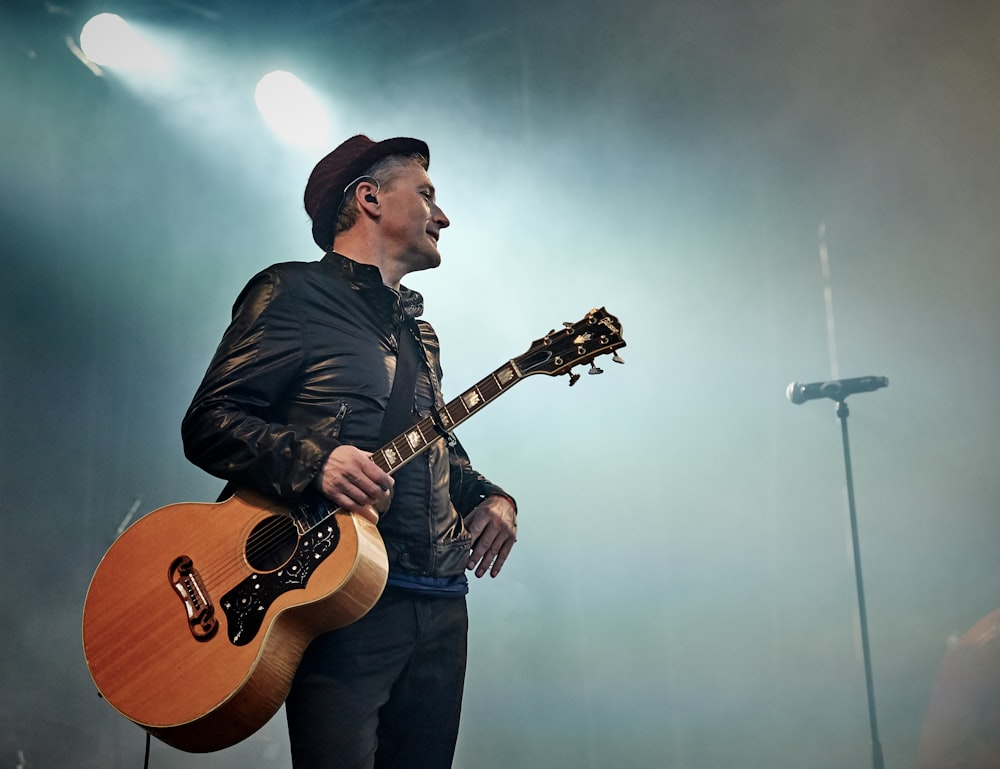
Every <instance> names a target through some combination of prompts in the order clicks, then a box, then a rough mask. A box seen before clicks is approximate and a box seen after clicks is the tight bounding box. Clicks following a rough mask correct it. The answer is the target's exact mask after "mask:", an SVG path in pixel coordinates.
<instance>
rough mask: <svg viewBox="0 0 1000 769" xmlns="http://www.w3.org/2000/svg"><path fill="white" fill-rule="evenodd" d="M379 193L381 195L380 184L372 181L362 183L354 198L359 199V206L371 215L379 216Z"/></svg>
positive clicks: (355, 191) (356, 189) (357, 188)
mask: <svg viewBox="0 0 1000 769" xmlns="http://www.w3.org/2000/svg"><path fill="white" fill-rule="evenodd" d="M378 193H379V183H378V182H377V181H375V180H374V179H372V180H371V181H368V180H367V179H366V180H365V181H362V182H360V183H359V184H358V186H357V187H356V188H355V189H354V196H355V198H356V199H357V202H358V206H360V207H361V208H364V209H365V210H366V211H368V212H369V213H370V214H373V215H377V214H378V208H377V207H378V197H377V196H378Z"/></svg>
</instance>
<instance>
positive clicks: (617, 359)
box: [611, 353, 625, 363]
mask: <svg viewBox="0 0 1000 769" xmlns="http://www.w3.org/2000/svg"><path fill="white" fill-rule="evenodd" d="M611 360H613V361H614V362H615V363H624V362H625V359H624V358H622V357H621V356H620V355H619V354H618V353H615V354H614V355H613V356H612V357H611Z"/></svg>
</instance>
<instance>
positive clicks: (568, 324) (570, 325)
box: [563, 321, 573, 328]
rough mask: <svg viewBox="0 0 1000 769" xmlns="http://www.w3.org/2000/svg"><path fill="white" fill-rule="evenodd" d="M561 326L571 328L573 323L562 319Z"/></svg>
mask: <svg viewBox="0 0 1000 769" xmlns="http://www.w3.org/2000/svg"><path fill="white" fill-rule="evenodd" d="M563 326H564V327H565V328H573V324H572V323H567V322H566V321H563Z"/></svg>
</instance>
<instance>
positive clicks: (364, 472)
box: [316, 445, 394, 523]
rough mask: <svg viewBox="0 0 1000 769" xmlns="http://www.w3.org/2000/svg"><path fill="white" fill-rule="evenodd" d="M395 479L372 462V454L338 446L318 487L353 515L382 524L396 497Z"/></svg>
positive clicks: (319, 476)
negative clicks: (381, 516) (382, 515)
mask: <svg viewBox="0 0 1000 769" xmlns="http://www.w3.org/2000/svg"><path fill="white" fill-rule="evenodd" d="M393 483H394V481H393V478H392V476H391V475H389V474H388V473H387V472H385V471H384V470H382V469H381V468H380V467H379V466H378V465H376V464H375V462H374V461H372V458H371V454H370V453H368V452H367V451H362V450H361V449H359V448H357V447H355V446H346V445H345V446H338V447H337V448H335V449H334V450H333V451H332V452H330V456H329V457H327V460H326V464H324V465H323V469H322V471H320V474H319V475H317V476H316V484H317V485H318V486H319V488H320V491H322V492H323V496H325V497H326V498H327V499H329V500H330V501H331V502H333V503H334V504H335V505H337V506H338V507H341V508H343V509H344V510H346V511H347V512H349V513H358V514H360V515H363V516H364V517H366V518H368V519H369V520H370V521H371V522H372V523H378V512H376V511H381V512H385V510H386V509H387V508H388V507H389V501H390V499H391V497H392V485H393Z"/></svg>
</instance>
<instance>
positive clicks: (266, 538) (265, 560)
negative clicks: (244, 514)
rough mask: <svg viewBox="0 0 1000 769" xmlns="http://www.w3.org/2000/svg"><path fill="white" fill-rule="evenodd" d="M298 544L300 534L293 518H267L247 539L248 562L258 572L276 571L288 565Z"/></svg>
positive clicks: (277, 516) (278, 516)
mask: <svg viewBox="0 0 1000 769" xmlns="http://www.w3.org/2000/svg"><path fill="white" fill-rule="evenodd" d="M298 543H299V534H298V531H297V530H296V528H295V524H294V523H292V519H291V518H288V517H287V516H283V515H275V516H271V517H270V518H265V519H264V520H263V521H261V522H260V523H258V524H257V525H256V526H254V528H253V531H251V532H250V536H249V537H248V538H247V547H246V557H247V562H248V563H249V564H250V567H251V568H253V569H256V570H257V571H274V570H275V569H278V568H281V567H282V566H284V565H285V564H286V563H288V559H289V558H291V557H292V555H293V554H294V553H295V548H296V546H297V545H298Z"/></svg>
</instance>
